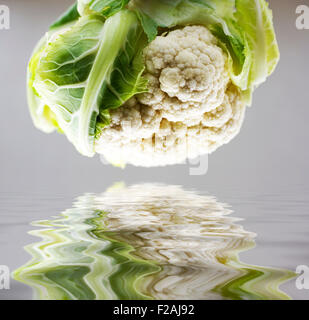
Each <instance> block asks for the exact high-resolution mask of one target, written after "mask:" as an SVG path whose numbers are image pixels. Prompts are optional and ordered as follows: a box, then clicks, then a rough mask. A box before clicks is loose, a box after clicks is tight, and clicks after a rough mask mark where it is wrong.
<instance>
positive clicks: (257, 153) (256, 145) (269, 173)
mask: <svg viewBox="0 0 309 320" xmlns="http://www.w3.org/2000/svg"><path fill="white" fill-rule="evenodd" d="M269 2H270V5H271V7H272V9H273V12H274V21H275V27H276V32H277V37H278V42H279V47H280V50H281V61H280V64H279V66H278V68H277V69H276V72H275V73H274V74H273V75H272V76H271V77H270V78H269V79H268V81H267V83H265V84H263V85H262V86H261V87H260V88H258V89H257V90H256V92H255V94H254V100H253V105H252V107H251V108H249V109H248V110H247V114H246V119H245V123H244V126H243V128H242V131H241V133H240V134H239V135H238V137H237V138H236V139H235V140H233V141H232V142H231V143H230V144H229V145H226V146H224V147H222V148H221V149H219V150H218V151H217V152H215V153H214V154H213V155H211V156H210V158H209V171H208V173H207V175H204V176H190V175H189V169H188V166H185V165H181V166H174V167H166V168H155V169H150V170H149V169H142V168H135V167H131V166H129V167H127V168H126V169H125V170H121V169H117V168H113V167H111V166H104V165H103V164H102V163H101V162H100V160H99V157H94V158H92V159H89V158H86V157H83V156H81V155H80V154H78V153H77V152H76V151H75V149H74V148H73V146H72V145H71V144H70V143H69V142H68V141H67V140H66V138H65V137H64V136H61V135H59V134H56V133H55V134H51V135H46V134H44V133H41V132H40V131H38V130H36V129H35V128H34V126H33V125H32V122H31V119H30V115H29V113H28V110H27V103H26V93H25V86H26V84H25V78H26V65H27V62H28V59H29V57H30V55H31V52H32V49H33V47H34V46H35V44H36V42H37V41H38V40H39V38H40V37H41V36H42V34H43V33H44V32H45V31H46V30H47V28H48V26H49V25H50V23H51V22H52V21H54V20H55V18H56V17H57V16H58V15H59V14H61V13H62V12H63V11H64V9H66V8H67V7H68V6H69V5H70V4H71V3H73V1H71V0H53V1H48V0H44V1H43V0H36V1H35V0H27V1H25V0H10V1H8V0H1V1H0V4H5V5H7V6H9V8H10V12H11V29H10V30H7V31H6V30H2V31H0V70H1V76H0V122H1V126H0V147H1V157H0V175H1V176H0V181H1V182H0V193H1V197H0V200H1V202H0V226H1V230H0V232H1V235H0V250H1V252H0V264H6V265H9V266H10V268H11V269H14V268H16V267H17V266H19V265H21V264H23V263H24V262H25V261H26V260H27V259H28V255H27V254H26V253H25V252H24V251H23V248H22V246H23V245H25V244H26V243H29V242H31V241H33V239H32V237H30V236H27V235H26V231H27V230H30V229H31V227H29V226H28V224H29V222H31V221H32V220H35V219H39V218H44V217H45V218H48V217H49V216H50V215H55V214H58V213H59V212H60V211H62V210H64V209H66V208H69V207H71V206H72V201H73V199H74V197H76V196H79V195H81V194H83V193H85V192H102V191H104V190H105V189H106V188H107V187H108V186H110V185H111V184H113V183H114V182H117V181H125V182H126V183H127V184H131V183H136V182H164V183H168V184H181V185H183V186H185V188H195V189H198V190H200V191H203V192H204V191H208V192H209V193H210V194H212V195H214V196H216V197H217V198H218V199H219V200H220V201H222V202H228V203H229V204H230V205H231V206H232V208H233V209H234V210H235V211H236V215H237V216H240V217H243V218H245V219H246V220H245V221H244V222H243V224H244V225H245V227H246V228H247V229H249V230H250V231H254V232H257V233H258V240H257V244H258V246H257V248H256V249H255V250H251V251H250V252H248V253H246V254H245V255H244V256H245V257H246V259H247V260H246V261H248V262H249V261H250V262H251V263H256V264H260V265H261V264H264V265H268V266H281V267H288V268H290V269H293V270H295V267H296V266H297V265H298V264H307V265H309V254H308V253H307V251H306V248H307V247H308V245H309V244H308V241H309V237H308V233H307V230H308V227H309V221H308V191H309V182H308V179H309V173H308V161H309V150H308V138H309V131H308V118H309V105H308V101H309V88H308V80H309V76H308V74H309V63H308V54H309V30H302V31H300V30H297V29H296V27H295V20H296V14H295V9H296V6H297V5H298V4H307V5H308V6H309V1H308V0H300V1H294V0H270V1H269ZM278 222H279V223H278ZM16 285H17V284H15V283H14V286H16ZM18 288H19V289H18V290H20V291H19V292H20V293H21V292H22V290H27V289H26V288H25V287H21V286H19V287H18ZM293 288H294V287H293V284H290V289H289V290H291V291H293V290H294V289H293ZM294 291H295V290H294ZM294 291H293V292H294ZM294 295H295V297H298V298H309V293H308V292H303V291H297V290H296V291H295V292H294ZM8 297H13V298H14V297H15V298H19V297H20V295H16V290H15V291H14V290H13V291H11V292H6V293H5V294H4V293H3V292H0V298H8Z"/></svg>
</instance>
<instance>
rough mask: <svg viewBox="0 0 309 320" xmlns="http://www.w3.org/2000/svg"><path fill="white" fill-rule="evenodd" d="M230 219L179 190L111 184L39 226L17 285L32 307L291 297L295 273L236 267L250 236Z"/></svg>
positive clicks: (207, 199)
mask: <svg viewBox="0 0 309 320" xmlns="http://www.w3.org/2000/svg"><path fill="white" fill-rule="evenodd" d="M231 213H232V211H231V210H229V209H228V207H227V206H226V205H223V204H221V203H219V202H217V201H216V199H215V198H214V197H211V196H206V195H200V194H197V193H195V192H193V191H185V190H183V189H182V188H181V187H180V186H166V185H158V184H140V185H133V186H130V187H126V186H124V185H122V184H120V185H116V186H114V187H113V188H110V189H109V190H107V191H106V192H105V193H103V194H100V195H94V194H86V195H84V196H82V197H80V198H78V199H77V201H76V203H75V204H74V207H73V208H72V209H69V210H66V211H65V212H64V213H62V214H61V216H59V217H58V218H54V219H52V220H48V221H47V220H46V221H39V222H35V223H34V225H35V226H36V227H39V229H37V230H35V231H32V232H31V234H32V235H35V236H38V237H40V238H41V239H42V240H41V241H39V242H36V243H33V244H31V245H29V246H27V247H26V250H27V251H28V252H29V253H30V254H31V255H32V260H31V261H30V262H29V263H27V264H26V265H25V266H23V267H21V268H19V269H18V270H16V271H15V272H14V278H15V279H16V280H19V281H22V282H24V283H26V284H27V285H29V286H31V287H32V288H33V289H34V294H35V296H34V298H36V299H64V300H67V299H123V300H129V299H289V296H288V295H286V294H285V293H284V292H282V291H281V290H280V289H279V286H280V285H281V284H283V283H284V282H286V281H287V280H288V279H290V278H292V277H293V276H294V274H293V273H292V272H291V271H288V270H280V269H271V268H264V267H258V266H252V265H246V264H244V263H242V262H241V261H240V259H239V253H240V252H242V251H245V250H248V249H251V248H253V247H254V245H255V242H254V238H255V234H253V233H251V232H247V231H245V230H244V229H243V227H242V226H241V225H239V224H238V223H237V222H238V221H239V219H237V218H234V217H232V216H231V215H230V214H231Z"/></svg>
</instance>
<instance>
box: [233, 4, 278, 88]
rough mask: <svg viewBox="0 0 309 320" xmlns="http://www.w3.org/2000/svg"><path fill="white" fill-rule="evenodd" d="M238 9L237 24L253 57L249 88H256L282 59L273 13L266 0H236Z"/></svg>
mask: <svg viewBox="0 0 309 320" xmlns="http://www.w3.org/2000/svg"><path fill="white" fill-rule="evenodd" d="M236 9H237V11H236V14H235V16H236V19H237V24H238V25H239V27H240V28H242V30H243V31H244V33H245V37H246V39H247V41H248V44H249V48H250V51H251V52H252V55H253V59H252V66H251V70H250V79H249V86H250V87H256V86H258V85H259V84H261V83H262V82H264V81H265V80H266V78H267V76H269V75H270V74H271V73H272V72H273V71H274V69H275V67H276V65H277V63H278V61H279V58H280V56H279V49H278V44H277V41H276V36H275V32H274V27H273V22H272V12H271V10H270V9H269V8H268V4H267V2H266V1H265V0H236Z"/></svg>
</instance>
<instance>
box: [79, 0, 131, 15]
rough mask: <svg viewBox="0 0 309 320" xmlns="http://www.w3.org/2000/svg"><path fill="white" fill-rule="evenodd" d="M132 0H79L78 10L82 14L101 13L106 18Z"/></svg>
mask: <svg viewBox="0 0 309 320" xmlns="http://www.w3.org/2000/svg"><path fill="white" fill-rule="evenodd" d="M129 2H130V0H90V1H85V0H78V10H79V12H80V14H81V15H85V14H89V13H100V14H102V15H103V16H104V17H105V18H108V17H111V16H112V15H114V14H115V13H117V12H119V11H120V10H122V9H124V7H125V6H126V5H127V4H128V3H129Z"/></svg>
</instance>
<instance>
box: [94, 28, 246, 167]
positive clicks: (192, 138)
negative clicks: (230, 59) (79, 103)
mask: <svg viewBox="0 0 309 320" xmlns="http://www.w3.org/2000/svg"><path fill="white" fill-rule="evenodd" d="M144 59H145V65H146V70H145V72H144V76H145V78H146V79H148V81H149V84H148V87H149V91H148V92H147V93H143V94H140V95H137V96H136V97H133V98H132V99H130V100H129V101H128V102H127V103H126V104H125V105H124V106H122V107H120V108H118V109H115V110H112V111H111V112H110V115H111V123H110V125H109V126H107V127H106V128H104V130H103V131H102V133H101V135H100V138H99V139H98V140H97V141H96V146H95V148H96V151H97V152H98V153H100V154H103V155H104V157H105V158H106V159H107V160H108V161H109V162H111V163H113V164H125V163H130V164H133V165H136V166H146V167H147V166H164V165H169V164H175V163H182V162H184V161H185V160H186V159H187V158H196V157H198V156H200V155H203V154H206V153H211V152H213V151H215V150H216V149H217V148H218V147H220V146H221V145H223V144H225V143H228V142H229V141H230V140H231V139H233V138H234V137H235V136H236V135H237V133H238V132H239V130H240V127H241V125H242V122H243V118H244V113H245V107H246V105H245V102H244V101H243V98H242V96H241V94H240V91H239V89H238V88H237V87H236V86H235V85H233V84H232V82H231V80H230V78H229V75H228V70H227V68H228V67H227V56H226V54H225V53H224V52H223V50H222V49H221V48H220V47H219V46H218V45H217V40H216V38H215V37H214V36H213V35H212V34H211V33H210V31H209V30H208V29H207V28H205V27H203V26H187V27H184V28H182V29H178V30H174V31H171V32H170V33H168V34H167V35H162V36H158V37H157V38H156V39H155V40H154V41H153V42H151V43H150V45H149V46H148V47H146V49H145V50H144Z"/></svg>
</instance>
